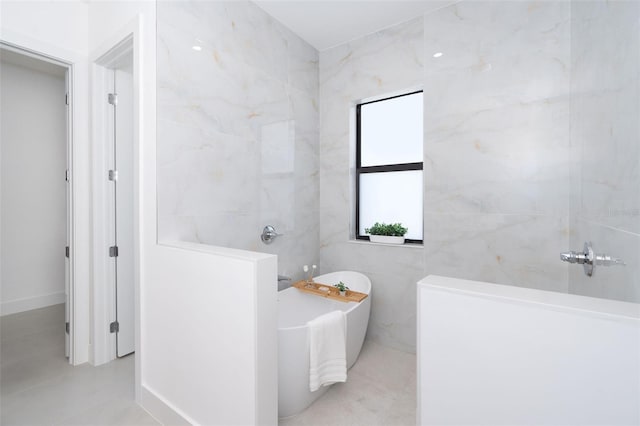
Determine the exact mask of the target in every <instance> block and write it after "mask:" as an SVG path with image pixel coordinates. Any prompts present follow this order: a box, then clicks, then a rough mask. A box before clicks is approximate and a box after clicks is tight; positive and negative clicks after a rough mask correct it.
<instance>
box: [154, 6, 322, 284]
mask: <svg viewBox="0 0 640 426" xmlns="http://www.w3.org/2000/svg"><path fill="white" fill-rule="evenodd" d="M157 34H158V93H157V99H158V150H157V152H158V153H157V161H158V217H159V238H160V240H163V239H179V240H184V241H197V242H200V243H205V244H212V245H221V246H227V247H234V248H241V249H247V250H254V251H264V252H269V253H275V254H278V260H279V273H281V274H285V275H290V276H292V277H293V278H294V279H295V278H297V277H300V276H301V275H302V270H301V266H302V265H303V264H309V263H319V261H318V257H319V254H318V253H319V242H318V232H319V230H318V228H319V224H318V204H319V200H318V199H319V196H318V191H319V190H318V188H319V182H318V170H319V160H318V157H319V155H318V150H319V147H318V145H319V142H318V52H317V51H316V50H315V49H313V48H312V47H311V46H309V45H308V44H307V43H306V42H304V41H303V40H302V39H300V38H299V37H297V36H296V35H295V34H293V33H292V32H291V31H290V30H289V29H287V28H285V27H284V26H283V25H282V24H280V23H279V22H278V21H276V20H275V19H273V18H272V17H271V16H269V15H268V14H266V13H265V12H264V11H263V10H262V9H260V8H258V7H257V6H255V5H254V4H252V3H251V2H248V1H215V2H203V1H180V2H159V3H158V31H157ZM194 47H196V49H194ZM265 225H273V226H275V227H276V229H277V230H278V232H280V233H282V234H283V236H281V237H278V239H276V241H275V242H274V243H273V244H271V245H270V246H267V245H265V244H263V243H262V241H261V240H260V233H261V232H262V228H263V227H264V226H265ZM298 270H299V271H298Z"/></svg>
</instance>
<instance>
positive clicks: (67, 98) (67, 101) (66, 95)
mask: <svg viewBox="0 0 640 426" xmlns="http://www.w3.org/2000/svg"><path fill="white" fill-rule="evenodd" d="M64 104H65V105H69V94H68V93H65V95H64Z"/></svg>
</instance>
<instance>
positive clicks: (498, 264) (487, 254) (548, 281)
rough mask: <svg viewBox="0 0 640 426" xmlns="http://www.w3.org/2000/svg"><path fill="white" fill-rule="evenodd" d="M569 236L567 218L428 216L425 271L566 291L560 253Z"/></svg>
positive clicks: (493, 215)
mask: <svg viewBox="0 0 640 426" xmlns="http://www.w3.org/2000/svg"><path fill="white" fill-rule="evenodd" d="M569 236H570V230H569V223H568V217H566V216H565V217H561V216H557V217H549V216H536V215H503V214H429V213H428V214H426V215H425V243H424V246H425V247H424V249H425V253H424V255H425V258H426V266H425V271H426V274H427V275H430V274H435V275H444V276H449V277H455V278H463V279H474V280H475V279H479V280H482V281H486V282H490V283H496V284H507V285H514V286H519V287H528V288H537V289H539V290H551V291H559V292H567V288H568V287H567V286H568V284H567V280H568V275H567V274H568V269H567V264H566V263H563V262H561V261H560V259H559V253H560V252H562V251H565V250H566V249H565V248H564V247H566V245H567V244H568V241H569Z"/></svg>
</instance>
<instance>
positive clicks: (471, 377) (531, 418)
mask: <svg viewBox="0 0 640 426" xmlns="http://www.w3.org/2000/svg"><path fill="white" fill-rule="evenodd" d="M418 423H419V424H423V425H453V424H457V425H461V424H465V425H470V424H473V425H591V424H593V425H595V424H599V425H605V424H606V425H631V424H634V425H636V424H639V423H640V305H637V304H633V303H626V302H618V301H611V300H604V299H595V298H589V297H582V296H575V295H569V294H561V293H554V292H546V291H541V290H533V289H525V288H517V287H512V286H503V285H496V284H487V283H481V282H475V281H466V280H459V279H453V278H445V277H439V276H429V277H427V278H425V279H423V280H422V281H421V282H420V283H419V284H418Z"/></svg>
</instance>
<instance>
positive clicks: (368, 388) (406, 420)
mask: <svg viewBox="0 0 640 426" xmlns="http://www.w3.org/2000/svg"><path fill="white" fill-rule="evenodd" d="M279 424H280V426H298V425H305V426H312V425H313V426H323V425H327V426H328V425H345V426H346V425H349V426H356V425H367V426H376V425H380V426H403V425H411V426H414V425H415V424H416V356H415V355H413V354H407V353H404V352H399V351H395V350H393V349H389V348H386V347H384V346H380V345H378V344H376V343H373V342H370V341H366V342H365V344H364V347H363V348H362V351H361V352H360V357H359V358H358V361H357V362H356V363H355V364H354V366H353V367H352V368H351V370H349V373H348V378H347V382H346V383H337V384H335V385H332V386H331V388H330V389H329V390H328V391H327V392H326V393H325V394H324V395H322V396H321V397H320V398H319V399H318V400H316V401H315V402H314V403H313V404H312V405H311V406H310V407H309V408H307V409H306V410H305V411H304V412H302V413H300V414H298V415H297V416H293V417H290V418H287V419H280V422H279Z"/></svg>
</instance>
